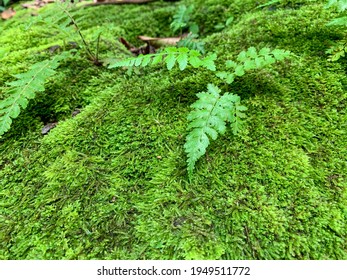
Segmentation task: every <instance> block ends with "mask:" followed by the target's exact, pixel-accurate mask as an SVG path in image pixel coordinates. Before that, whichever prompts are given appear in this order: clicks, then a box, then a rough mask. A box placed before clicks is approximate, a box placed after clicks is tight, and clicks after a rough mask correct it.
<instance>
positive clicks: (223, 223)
mask: <svg viewBox="0 0 347 280" xmlns="http://www.w3.org/2000/svg"><path fill="white" fill-rule="evenodd" d="M258 2H259V1H255V0H254V1H253V0H248V1H218V0H209V1H200V0H196V1H180V2H178V3H169V2H161V1H158V2H153V3H151V4H148V5H140V6H136V5H129V6H125V5H122V6H105V7H103V6H98V7H92V8H87V9H81V10H79V12H78V13H79V14H80V15H81V16H84V17H83V19H82V20H81V24H80V26H81V28H82V32H83V33H84V35H85V36H86V38H87V39H88V41H90V42H91V44H92V46H95V43H93V40H94V39H95V38H96V36H97V32H98V28H99V27H100V28H103V29H104V33H103V37H102V38H103V39H102V41H101V48H100V50H101V53H100V56H101V57H102V58H106V57H111V56H116V57H125V56H126V51H125V49H124V48H123V49H122V47H121V46H120V45H119V44H118V43H117V37H119V36H123V37H126V38H127V39H128V40H129V41H130V42H132V43H133V44H139V42H138V41H137V39H136V37H137V36H138V35H149V36H171V35H172V34H171V33H170V29H169V24H170V21H171V18H172V15H173V13H174V11H175V6H176V5H180V4H190V3H194V4H195V14H194V15H193V17H194V20H195V21H196V22H197V23H198V24H199V25H200V26H201V27H202V28H201V31H202V34H201V36H203V37H204V41H205V42H206V48H207V51H209V52H215V53H217V54H218V57H219V61H218V62H217V64H220V65H222V64H223V63H224V61H225V60H226V59H230V58H232V57H233V56H235V55H237V54H238V53H239V52H240V51H242V50H245V49H247V48H248V47H250V46H254V47H256V48H257V49H260V48H262V47H264V46H267V47H270V48H281V49H285V50H289V51H291V52H292V53H293V57H292V58H291V59H290V60H287V61H285V62H281V63H277V64H276V65H274V66H273V67H271V68H266V69H263V70H261V71H255V72H252V73H249V74H248V75H245V76H243V77H242V78H238V79H237V80H235V82H234V83H233V84H232V85H225V84H221V82H220V81H219V80H218V79H217V78H216V77H215V76H214V75H213V74H211V72H209V71H201V70H199V71H197V70H194V69H188V70H185V71H183V72H181V71H179V70H178V69H174V70H172V71H167V70H165V69H163V68H161V67H153V68H148V69H141V70H140V72H139V74H133V75H132V76H131V77H129V76H127V75H126V74H125V71H124V70H123V69H120V70H116V71H115V70H109V69H107V68H105V67H96V66H94V65H93V64H92V63H91V62H89V61H88V60H86V59H85V58H84V54H83V51H82V50H78V52H80V55H79V56H76V57H74V58H72V59H70V60H68V61H67V62H66V63H65V64H64V65H62V67H61V68H59V69H60V71H59V74H58V75H57V76H55V77H54V78H53V79H51V80H50V81H49V82H48V83H47V86H46V91H45V92H44V93H42V94H39V95H38V96H37V98H36V99H35V100H33V101H31V103H30V106H29V107H28V108H27V109H26V110H25V111H24V112H23V113H22V114H21V115H20V117H19V118H17V119H15V120H14V125H13V127H12V128H11V130H10V131H9V132H8V133H6V134H5V135H4V136H3V138H2V139H1V140H0V150H1V158H0V178H1V179H0V206H1V207H0V224H1V225H2V226H1V227H0V241H1V242H0V244H1V245H0V258H1V259H347V253H346V252H347V236H346V235H347V179H346V173H347V172H346V170H347V148H346V143H347V135H346V131H347V127H346V123H347V122H346V121H347V113H346V103H347V94H346V84H347V83H346V81H347V80H346V75H345V72H346V63H345V60H343V59H342V60H341V61H338V62H334V63H333V62H328V61H327V56H326V54H325V50H326V49H327V48H328V47H329V45H330V44H332V43H333V42H334V40H336V38H339V37H340V36H342V35H343V32H341V31H340V30H335V29H331V28H330V27H327V26H326V25H325V24H326V23H327V22H328V21H329V20H330V19H331V18H333V17H334V16H335V14H333V11H330V10H326V9H323V6H324V1H286V2H285V1H282V3H281V4H279V5H277V6H276V9H268V8H263V9H256V7H257V6H258V5H260V4H261V3H258ZM260 2H264V3H265V2H266V1H260ZM299 2H300V3H299ZM18 9H19V8H18ZM52 9H54V7H53V6H52V5H47V7H45V8H44V10H42V13H49V12H51V10H52ZM29 15H30V12H28V11H18V13H17V15H16V16H15V17H14V18H13V19H10V20H8V21H6V22H1V23H0V28H2V29H1V30H2V31H1V36H0V46H1V47H0V49H1V50H5V52H6V53H7V55H5V56H4V57H3V58H2V59H3V62H2V68H1V70H0V89H1V91H0V92H1V93H0V96H1V98H3V97H4V96H5V95H6V85H5V82H6V81H8V80H9V79H11V75H13V74H17V73H20V72H22V71H24V70H25V69H27V68H28V67H29V66H30V64H31V63H34V62H37V61H40V60H41V59H43V58H47V57H49V56H50V55H51V54H49V52H47V51H45V50H46V49H47V48H49V46H52V45H57V44H60V45H62V44H63V40H64V37H63V36H62V35H61V34H59V33H56V34H50V30H44V26H33V27H32V29H31V31H30V32H26V31H25V30H24V27H25V26H26V25H27V24H28V22H29V21H30V20H31V19H30V16H29ZM229 16H234V17H235V21H234V23H233V24H231V25H230V26H227V27H226V28H225V29H223V30H219V29H215V25H217V24H218V23H220V22H224V20H227V18H228V17H229ZM224 17H225V18H224ZM47 32H48V33H47ZM14 34H16V35H15V36H16V39H18V40H16V41H15V43H13V36H14ZM47 34H50V35H49V36H48V35H47ZM76 38H78V37H76ZM76 40H77V39H76ZM208 82H214V83H216V84H218V85H219V86H220V88H222V89H223V90H225V91H230V92H234V93H237V94H238V95H239V96H241V98H242V102H243V103H244V104H245V105H246V106H247V107H248V111H247V122H246V129H245V130H244V131H243V132H242V133H241V135H240V136H239V137H236V136H233V135H232V134H231V132H230V131H229V132H227V133H226V134H225V135H224V136H223V137H220V138H219V139H218V140H217V141H215V142H213V143H212V144H211V145H210V147H209V149H208V153H207V154H206V157H204V158H202V159H201V160H199V161H198V163H197V166H196V171H195V174H194V177H193V178H192V180H191V181H189V180H188V177H187V172H186V157H185V154H184V149H183V145H184V139H185V136H186V133H187V132H186V126H187V120H186V117H187V114H188V113H189V111H190V105H191V104H192V103H193V102H194V101H195V100H196V93H198V92H199V91H203V90H205V89H206V85H207V83H208ZM75 108H80V109H81V113H80V114H78V115H77V116H75V117H71V112H72V111H73V110H74V109H75ZM51 121H58V125H57V126H56V127H55V128H54V129H52V130H51V131H50V132H49V133H48V135H46V136H43V135H42V134H41V128H42V127H43V126H44V125H45V124H46V123H47V122H51Z"/></svg>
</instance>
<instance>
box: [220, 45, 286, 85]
mask: <svg viewBox="0 0 347 280" xmlns="http://www.w3.org/2000/svg"><path fill="white" fill-rule="evenodd" d="M289 56H290V52H289V51H284V50H280V49H274V50H272V51H271V50H270V49H269V48H262V49H261V50H260V51H259V52H257V50H256V49H255V48H254V47H250V48H249V49H248V50H247V51H242V52H240V53H239V55H238V56H237V58H236V62H235V61H233V60H228V61H226V63H225V66H226V68H228V69H230V68H231V69H232V70H233V72H229V71H223V72H218V73H217V74H216V75H217V77H219V78H221V79H223V80H225V81H226V82H227V83H228V84H231V83H232V82H233V81H234V79H235V77H236V76H239V77H241V76H243V75H244V74H245V72H246V71H249V70H254V69H260V68H263V67H266V66H268V65H270V64H273V63H275V62H276V61H281V60H284V59H285V58H287V57H289Z"/></svg>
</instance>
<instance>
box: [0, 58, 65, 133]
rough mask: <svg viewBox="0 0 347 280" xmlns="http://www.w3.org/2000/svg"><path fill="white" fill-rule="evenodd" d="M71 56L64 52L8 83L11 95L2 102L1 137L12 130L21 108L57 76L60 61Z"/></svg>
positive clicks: (36, 64) (32, 67)
mask: <svg viewBox="0 0 347 280" xmlns="http://www.w3.org/2000/svg"><path fill="white" fill-rule="evenodd" d="M69 55H70V54H69V52H64V53H61V54H60V55H57V56H55V57H54V58H53V59H51V60H44V61H40V62H38V63H35V64H34V65H32V66H31V67H30V69H29V70H28V71H27V72H25V73H21V74H17V75H14V77H16V78H17V80H15V81H12V82H8V83H6V84H7V85H9V86H10V89H9V91H8V93H9V94H10V95H9V96H8V97H7V98H6V99H4V100H2V101H0V136H1V135H3V134H4V133H5V132H6V131H8V130H9V129H10V127H11V124H12V119H15V118H17V117H18V115H19V113H20V111H21V108H22V109H25V108H26V107H27V106H28V103H29V99H33V98H35V94H36V92H40V91H44V90H45V87H44V84H45V82H46V81H47V79H48V78H49V77H51V76H52V75H54V74H55V69H56V68H57V67H59V65H60V61H61V60H63V59H65V58H66V57H68V56H69Z"/></svg>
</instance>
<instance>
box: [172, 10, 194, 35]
mask: <svg viewBox="0 0 347 280" xmlns="http://www.w3.org/2000/svg"><path fill="white" fill-rule="evenodd" d="M193 9H194V6H193V5H191V6H189V7H187V6H185V5H181V6H179V7H178V9H177V12H176V14H174V16H173V21H172V23H171V25H170V28H171V29H172V31H173V32H176V31H178V30H182V29H184V28H186V27H187V26H188V25H189V21H190V15H191V13H192V12H193Z"/></svg>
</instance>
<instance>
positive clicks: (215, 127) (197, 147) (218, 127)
mask: <svg viewBox="0 0 347 280" xmlns="http://www.w3.org/2000/svg"><path fill="white" fill-rule="evenodd" d="M220 93H221V91H220V89H219V88H218V87H217V86H215V85H213V84H208V85H207V92H200V93H198V94H197V97H198V100H197V101H196V102H195V103H194V104H192V105H191V107H192V108H193V109H194V110H193V111H192V112H191V113H190V114H189V115H188V117H187V119H188V121H189V122H190V123H189V125H188V127H187V130H188V131H190V132H189V134H188V135H187V138H186V143H185V145H184V148H185V152H186V153H187V156H188V159H187V163H188V165H187V169H188V175H189V177H192V175H193V170H194V167H195V163H196V161H197V160H198V159H199V158H201V157H202V156H203V155H204V154H205V153H206V148H207V147H208V145H209V144H210V139H212V140H216V139H217V137H218V135H219V134H221V135H222V134H224V133H225V131H226V123H227V122H229V123H230V124H231V127H232V130H233V133H234V134H235V135H236V134H237V133H238V132H239V131H240V130H241V127H242V123H243V121H242V119H243V118H244V117H245V114H244V113H243V111H245V110H246V109H247V108H246V107H245V106H242V105H240V97H239V96H238V95H236V94H232V93H229V92H225V93H224V94H223V95H220Z"/></svg>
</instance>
